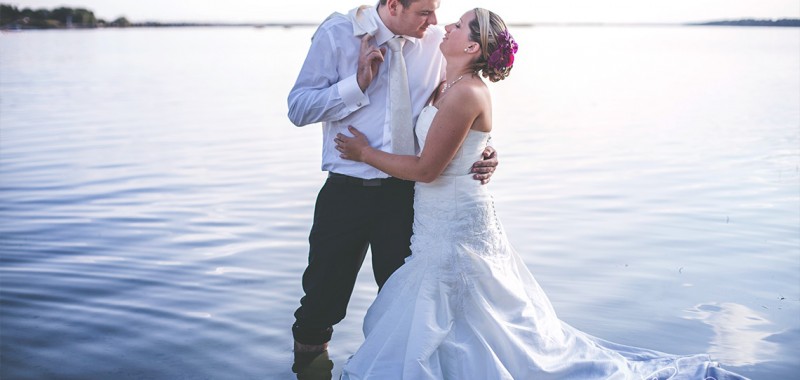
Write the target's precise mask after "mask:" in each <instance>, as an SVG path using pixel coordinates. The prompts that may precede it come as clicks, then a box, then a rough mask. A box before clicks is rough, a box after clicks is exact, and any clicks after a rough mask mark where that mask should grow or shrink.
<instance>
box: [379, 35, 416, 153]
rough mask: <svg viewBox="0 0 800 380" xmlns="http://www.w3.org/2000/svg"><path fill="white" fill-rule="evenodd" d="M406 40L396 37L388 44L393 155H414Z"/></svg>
mask: <svg viewBox="0 0 800 380" xmlns="http://www.w3.org/2000/svg"><path fill="white" fill-rule="evenodd" d="M405 42H406V39H405V38H403V37H400V36H395V37H394V38H392V39H390V40H389V41H388V42H386V43H387V44H388V45H389V48H390V49H392V60H391V62H390V63H389V101H390V102H391V104H390V105H389V112H390V118H391V119H390V120H391V121H390V124H391V127H392V153H394V154H405V155H413V154H414V153H415V152H414V128H413V126H412V125H411V95H410V94H409V90H408V73H406V60H405V58H403V44H404V43H405Z"/></svg>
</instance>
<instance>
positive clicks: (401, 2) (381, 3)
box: [380, 0, 416, 8]
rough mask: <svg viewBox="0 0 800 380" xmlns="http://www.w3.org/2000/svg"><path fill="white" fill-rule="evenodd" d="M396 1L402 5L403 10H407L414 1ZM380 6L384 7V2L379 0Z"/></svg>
mask: <svg viewBox="0 0 800 380" xmlns="http://www.w3.org/2000/svg"><path fill="white" fill-rule="evenodd" d="M397 1H399V2H400V4H403V8H408V6H409V5H411V3H413V2H414V1H416V0H397ZM380 5H386V0H381V2H380Z"/></svg>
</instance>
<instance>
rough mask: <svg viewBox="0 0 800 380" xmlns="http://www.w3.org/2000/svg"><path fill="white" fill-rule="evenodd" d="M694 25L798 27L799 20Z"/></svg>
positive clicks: (743, 21) (786, 19)
mask: <svg viewBox="0 0 800 380" xmlns="http://www.w3.org/2000/svg"><path fill="white" fill-rule="evenodd" d="M694 25H712V26H713V25H722V26H789V27H797V26H800V19H793V18H783V19H778V20H756V19H742V20H722V21H709V22H700V23H696V24H694Z"/></svg>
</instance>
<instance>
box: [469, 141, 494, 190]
mask: <svg viewBox="0 0 800 380" xmlns="http://www.w3.org/2000/svg"><path fill="white" fill-rule="evenodd" d="M498 163H500V162H499V161H498V160H497V151H496V150H494V148H492V147H491V146H487V147H486V149H484V150H483V159H482V160H480V161H478V162H476V163H474V164H472V170H470V173H475V175H473V176H472V178H474V179H476V180H478V181H481V184H484V185H485V184H487V183H489V180H490V179H491V178H492V174H494V170H495V169H496V168H497V164H498Z"/></svg>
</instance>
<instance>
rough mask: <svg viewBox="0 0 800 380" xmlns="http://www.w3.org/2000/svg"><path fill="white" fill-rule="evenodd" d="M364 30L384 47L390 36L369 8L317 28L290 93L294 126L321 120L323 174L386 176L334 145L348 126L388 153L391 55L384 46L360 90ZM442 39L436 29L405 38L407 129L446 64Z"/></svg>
mask: <svg viewBox="0 0 800 380" xmlns="http://www.w3.org/2000/svg"><path fill="white" fill-rule="evenodd" d="M365 32H366V33H370V34H372V35H373V36H374V40H373V43H375V44H376V45H377V46H379V47H385V46H387V45H386V42H387V41H388V40H389V39H390V38H392V37H394V34H392V32H390V31H389V29H388V28H387V27H386V26H385V25H384V24H383V22H382V21H381V19H380V17H379V16H378V12H377V11H376V9H375V8H374V7H360V8H357V9H354V10H352V11H351V12H350V13H349V14H347V15H343V14H339V13H335V14H333V15H331V16H330V17H329V18H328V19H327V20H325V21H324V22H323V23H322V24H321V25H320V26H319V28H318V29H317V31H316V33H315V34H314V36H313V37H312V40H311V48H310V49H309V52H308V55H307V56H306V60H305V62H304V63H303V68H302V69H301V70H300V74H299V75H298V78H297V81H296V82H295V85H294V87H293V88H292V90H291V92H290V93H289V99H288V101H289V119H290V120H291V121H292V122H293V123H294V124H295V125H297V126H304V125H308V124H312V123H318V122H322V130H323V134H322V138H323V142H322V170H324V171H330V172H335V173H340V174H345V175H349V176H353V177H359V178H367V179H369V178H386V177H388V175H387V174H386V173H383V172H382V171H380V170H378V169H375V168H373V167H371V166H369V165H367V164H365V163H363V162H355V161H349V160H344V159H342V158H340V157H339V154H340V153H339V151H337V150H336V143H334V141H333V139H334V137H336V134H337V133H340V132H341V133H344V134H346V135H350V133H349V132H348V131H347V126H348V125H352V126H354V127H356V128H358V129H359V130H360V131H361V132H363V133H364V134H365V135H366V136H367V139H368V140H369V142H370V144H371V145H372V146H373V147H376V148H378V149H380V150H383V151H386V152H392V144H391V136H392V132H391V127H390V115H389V91H388V79H389V78H388V77H389V73H388V72H389V70H388V69H389V64H390V63H391V62H390V61H391V60H392V58H393V57H392V52H391V51H390V50H389V49H388V47H387V49H386V50H387V51H386V54H385V58H386V60H385V61H384V62H383V63H382V64H381V66H380V69H379V71H378V74H377V76H376V77H375V78H374V79H373V81H372V83H371V84H370V85H369V86H368V87H367V90H366V92H362V91H361V89H360V88H359V87H358V82H357V81H356V70H357V69H358V58H359V57H358V56H359V54H360V51H361V36H362V35H363V34H364V33H365ZM443 36H444V31H443V30H442V29H441V28H439V27H436V26H431V27H429V28H428V30H427V32H426V33H425V36H424V37H423V38H413V37H406V38H407V39H408V41H407V42H406V44H405V46H404V47H403V57H404V58H405V62H406V67H407V71H408V84H409V90H410V95H411V113H412V116H413V120H412V124H411V125H414V124H415V123H416V120H417V117H418V116H419V114H420V112H421V111H422V109H423V108H424V107H425V103H426V102H427V100H428V98H429V97H430V95H431V93H432V92H433V91H434V90H435V89H436V86H437V85H438V84H439V82H440V81H441V80H443V79H444V70H445V61H444V58H443V57H442V54H441V52H440V51H439V44H440V43H441V41H442V37H443Z"/></svg>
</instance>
